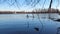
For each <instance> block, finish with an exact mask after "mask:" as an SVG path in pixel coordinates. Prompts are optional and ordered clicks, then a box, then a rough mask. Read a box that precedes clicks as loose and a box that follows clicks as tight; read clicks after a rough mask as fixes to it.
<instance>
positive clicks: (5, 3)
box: [0, 0, 60, 11]
mask: <svg viewBox="0 0 60 34" xmlns="http://www.w3.org/2000/svg"><path fill="white" fill-rule="evenodd" d="M11 1H12V2H11ZM33 1H34V0H33ZM33 1H32V2H31V0H26V1H25V0H16V2H15V0H0V10H13V11H20V10H33V9H39V8H40V9H41V8H42V9H44V8H46V9H47V8H48V7H49V3H50V0H46V1H45V0H40V2H39V3H37V2H36V1H38V0H35V2H33ZM44 1H45V3H44ZM59 1H60V0H59ZM32 3H33V4H32ZM35 3H37V4H36V6H33V5H34V4H35ZM43 4H44V6H43ZM58 4H59V3H58V0H53V4H52V8H56V7H57V8H58V9H60V5H58Z"/></svg>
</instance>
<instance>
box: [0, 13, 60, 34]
mask: <svg viewBox="0 0 60 34" xmlns="http://www.w3.org/2000/svg"><path fill="white" fill-rule="evenodd" d="M28 15H29V17H28V18H27V14H0V34H56V33H57V31H58V30H57V28H58V27H60V22H57V21H53V20H51V19H48V16H49V15H48V14H39V17H40V19H39V18H38V16H37V14H34V18H33V17H32V14H28ZM50 17H52V18H57V19H58V18H60V16H59V15H58V14H52V15H51V14H50ZM34 28H38V29H39V31H36V30H35V29H34Z"/></svg>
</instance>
